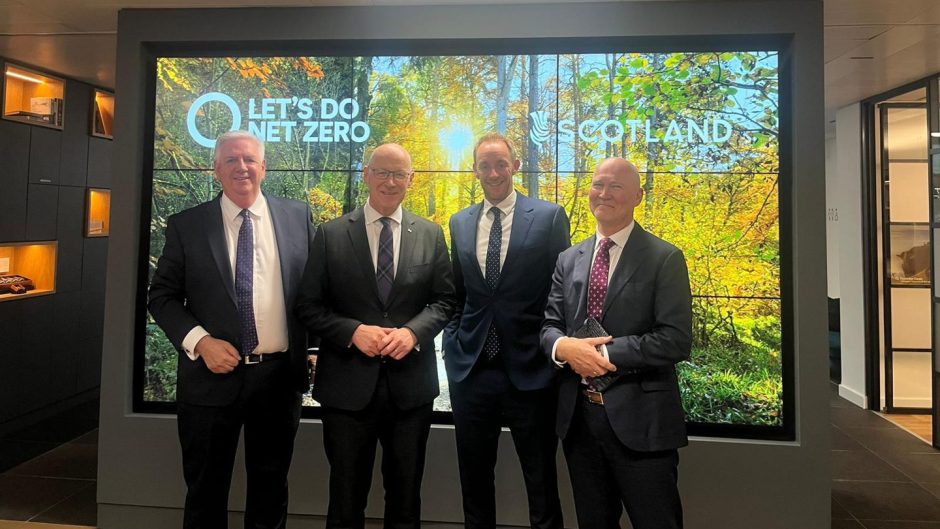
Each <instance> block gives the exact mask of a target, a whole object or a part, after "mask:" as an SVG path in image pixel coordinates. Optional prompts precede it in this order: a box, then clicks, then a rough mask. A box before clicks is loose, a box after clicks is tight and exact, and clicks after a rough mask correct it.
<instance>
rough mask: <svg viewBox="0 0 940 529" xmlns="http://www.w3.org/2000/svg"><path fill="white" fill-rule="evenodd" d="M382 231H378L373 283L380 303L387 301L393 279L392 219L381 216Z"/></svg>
mask: <svg viewBox="0 0 940 529" xmlns="http://www.w3.org/2000/svg"><path fill="white" fill-rule="evenodd" d="M379 220H380V221H381V222H382V231H381V233H379V255H378V258H377V259H376V261H377V262H376V267H375V284H376V286H378V288H379V298H380V299H381V300H382V303H383V304H384V303H386V302H387V301H388V295H389V293H391V291H392V281H393V280H394V279H395V270H394V266H395V248H394V246H393V243H392V219H390V218H389V217H382V218H381V219H379Z"/></svg>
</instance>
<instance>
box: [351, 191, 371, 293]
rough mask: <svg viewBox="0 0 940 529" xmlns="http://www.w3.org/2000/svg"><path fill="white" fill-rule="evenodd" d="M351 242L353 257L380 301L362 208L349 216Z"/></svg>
mask: <svg viewBox="0 0 940 529" xmlns="http://www.w3.org/2000/svg"><path fill="white" fill-rule="evenodd" d="M346 231H347V233H348V234H349V240H350V242H351V243H352V246H353V255H354V256H355V258H356V261H357V262H358V264H359V269H360V270H361V271H362V275H363V277H365V278H366V283H368V284H369V285H370V286H369V287H368V288H369V289H370V291H371V292H372V295H373V296H375V297H376V299H378V297H379V288H378V286H377V285H376V284H375V265H373V264H372V252H370V251H369V239H368V238H367V237H366V219H365V215H363V213H362V208H359V209H356V210H355V211H353V212H352V213H351V214H350V215H349V224H348V225H347V227H346Z"/></svg>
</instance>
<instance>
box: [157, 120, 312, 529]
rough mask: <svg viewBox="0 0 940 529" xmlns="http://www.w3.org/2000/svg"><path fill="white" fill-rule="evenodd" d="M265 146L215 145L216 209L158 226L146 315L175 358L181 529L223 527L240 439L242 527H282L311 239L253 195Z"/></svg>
mask: <svg viewBox="0 0 940 529" xmlns="http://www.w3.org/2000/svg"><path fill="white" fill-rule="evenodd" d="M265 169H266V164H265V160H264V144H263V143H262V142H261V141H260V140H259V139H258V138H256V137H254V136H252V135H251V134H249V133H247V132H243V131H237V132H228V133H225V134H223V135H221V136H220V137H219V139H218V140H217V141H216V146H215V177H216V180H218V182H219V183H220V184H221V186H222V193H221V195H220V196H219V197H217V198H216V199H215V200H211V201H209V202H206V203H204V204H200V205H198V206H196V207H193V208H190V209H187V210H185V211H182V212H180V213H178V214H176V215H173V216H171V217H170V218H169V219H168V220H167V226H166V244H165V246H164V247H163V255H162V256H161V257H160V260H159V261H158V262H157V270H156V272H155V273H154V275H153V279H152V281H151V283H150V303H149V308H150V313H151V314H152V315H153V318H154V320H156V322H157V324H158V325H160V327H161V328H162V329H163V330H164V332H166V335H167V337H168V338H169V339H170V342H172V343H173V345H174V346H175V347H176V348H177V349H179V350H180V352H181V353H182V354H180V356H179V364H178V371H177V391H176V399H177V409H178V417H177V422H178V426H179V436H180V443H181V445H182V452H183V475H184V477H185V479H186V486H187V492H186V505H185V510H184V515H183V518H184V521H183V527H185V528H187V529H188V528H201V529H204V528H224V527H226V525H227V518H228V514H227V505H228V492H229V485H230V482H231V477H232V469H233V465H234V462H235V450H236V447H237V446H238V437H239V434H240V431H241V429H242V426H244V428H245V465H246V468H247V473H248V492H247V499H246V505H245V527H246V528H254V527H257V528H262V527H263V528H273V527H278V528H280V527H284V526H285V523H286V520H287V471H288V468H289V467H290V461H291V455H292V453H293V448H294V435H295V434H296V432H297V425H298V422H299V420H300V396H301V393H302V392H303V391H306V390H307V387H308V384H307V369H306V365H307V341H306V333H305V331H304V329H303V326H302V325H300V324H299V322H297V320H296V319H295V318H294V316H293V314H292V313H291V310H290V308H291V307H293V303H294V296H295V293H296V292H297V289H298V286H299V284H300V278H301V275H302V273H303V270H304V265H305V264H306V262H307V255H308V249H309V245H310V243H311V241H312V239H313V226H312V225H311V223H310V220H311V215H310V208H309V207H308V206H307V205H306V204H304V203H302V202H297V201H294V200H286V199H283V198H278V197H275V196H268V195H265V194H263V193H261V182H263V181H264V176H265Z"/></svg>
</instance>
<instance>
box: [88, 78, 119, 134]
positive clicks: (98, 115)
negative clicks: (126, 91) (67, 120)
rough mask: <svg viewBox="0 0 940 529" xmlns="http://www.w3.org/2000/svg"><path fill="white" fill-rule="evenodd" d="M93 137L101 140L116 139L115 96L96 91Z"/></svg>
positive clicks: (93, 102)
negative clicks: (114, 134)
mask: <svg viewBox="0 0 940 529" xmlns="http://www.w3.org/2000/svg"><path fill="white" fill-rule="evenodd" d="M91 112H92V115H91V135H92V136H97V137H99V138H108V139H112V138H114V136H113V134H112V131H113V130H114V94H112V93H111V92H105V91H104V90H98V89H95V95H94V99H93V100H92V104H91Z"/></svg>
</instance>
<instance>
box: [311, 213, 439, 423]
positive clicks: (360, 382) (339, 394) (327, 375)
mask: <svg viewBox="0 0 940 529" xmlns="http://www.w3.org/2000/svg"><path fill="white" fill-rule="evenodd" d="M453 311H454V280H453V276H452V273H451V268H450V260H449V259H448V256H447V245H446V243H445V242H444V232H443V230H441V227H440V226H438V225H437V224H434V223H432V222H430V221H428V220H426V219H423V218H421V217H418V216H417V215H414V214H413V213H410V212H408V211H404V212H403V214H402V225H401V241H400V248H399V257H398V269H397V271H396V273H395V281H394V282H393V283H392V290H391V292H390V293H389V296H388V300H387V302H386V303H385V304H383V303H382V302H381V301H380V300H379V293H378V287H377V286H376V283H375V266H374V265H373V263H372V256H371V254H370V253H369V241H368V238H367V236H366V225H365V216H364V215H363V211H362V208H359V209H356V210H355V211H353V212H351V213H348V214H346V215H343V216H342V217H340V218H338V219H335V220H332V221H330V222H327V223H325V224H321V225H320V226H319V228H317V233H316V236H315V238H314V242H313V246H312V249H311V251H310V257H309V259H308V260H307V268H306V270H305V271H304V276H303V280H302V281H301V291H300V293H299V295H298V302H297V307H296V314H297V316H298V318H300V320H301V321H302V322H303V323H304V325H306V327H307V329H308V330H309V331H310V333H311V334H313V335H316V336H319V337H320V339H321V342H320V353H319V355H318V356H317V378H316V380H315V382H314V386H313V398H315V399H316V400H317V401H319V402H320V403H321V404H323V405H324V406H331V407H334V408H339V409H343V410H353V411H354V410H361V409H363V408H365V407H366V406H367V405H368V404H369V402H370V401H371V399H372V394H373V393H374V392H375V387H376V383H377V382H378V378H379V371H380V367H381V365H382V364H383V363H384V364H385V369H386V370H387V371H388V381H389V389H390V391H391V394H392V398H393V400H394V402H395V404H396V405H397V406H398V407H399V408H400V409H411V408H414V407H417V406H420V405H422V404H427V403H429V402H431V401H433V400H434V398H435V397H436V396H437V395H438V394H439V393H440V387H439V385H438V380H437V359H436V354H435V348H434V338H435V337H436V336H437V334H438V333H440V332H441V329H442V328H443V327H444V325H445V324H446V323H447V321H448V320H449V319H450V316H451V314H452V313H453ZM360 324H365V325H378V326H382V327H407V328H409V329H411V330H412V331H413V332H414V333H415V336H416V337H417V338H418V344H419V348H420V350H413V351H411V352H410V353H409V354H408V355H407V356H405V357H404V358H403V359H401V360H392V359H387V358H382V357H368V356H366V355H365V354H363V353H362V352H361V351H360V350H359V349H357V348H356V347H355V346H354V345H352V336H353V333H354V332H355V331H356V328H357V327H358V326H359V325H360Z"/></svg>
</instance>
